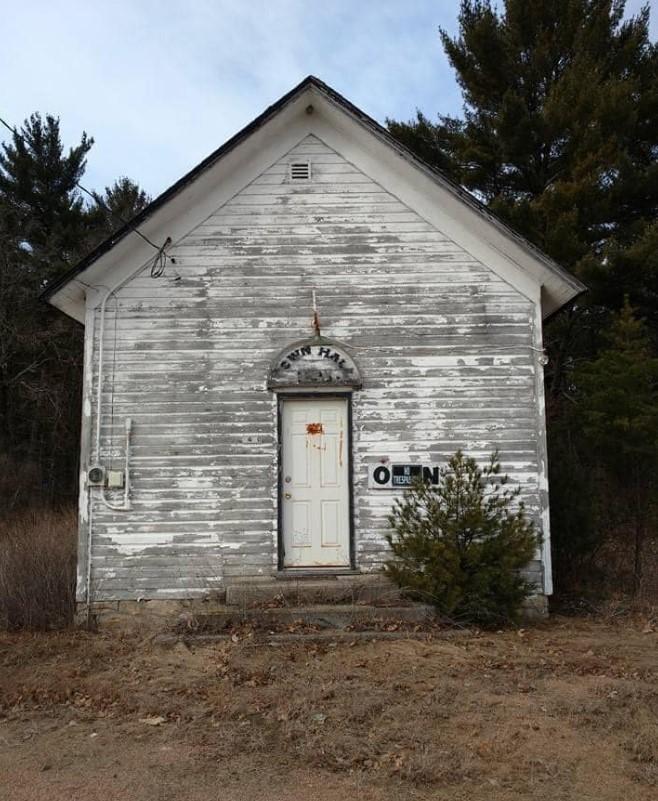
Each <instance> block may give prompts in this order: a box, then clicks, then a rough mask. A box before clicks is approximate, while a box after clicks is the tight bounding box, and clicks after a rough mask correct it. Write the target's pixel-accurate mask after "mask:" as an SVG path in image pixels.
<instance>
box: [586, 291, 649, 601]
mask: <svg viewBox="0 0 658 801" xmlns="http://www.w3.org/2000/svg"><path fill="white" fill-rule="evenodd" d="M576 382H577V387H578V392H579V395H580V398H579V400H580V403H579V404H578V406H577V411H576V419H577V420H578V421H579V422H580V424H581V426H582V430H583V433H584V436H585V439H586V442H587V443H588V445H589V447H590V448H591V449H592V451H593V453H594V454H595V456H596V463H598V464H602V465H604V466H605V468H606V472H607V475H608V476H609V477H611V478H612V479H613V481H612V482H609V483H608V490H609V491H612V492H614V493H616V496H617V500H618V503H616V504H615V506H614V510H615V511H614V515H615V518H616V519H615V520H614V521H612V522H613V523H614V524H615V525H616V527H617V528H619V529H621V530H622V531H629V530H630V531H631V533H632V541H633V554H634V556H633V591H634V593H636V594H637V592H639V590H640V588H641V583H642V562H643V559H642V557H643V549H644V544H645V541H646V539H647V536H648V535H650V534H652V535H655V525H656V512H657V503H658V484H657V483H656V476H657V475H658V358H655V357H654V356H653V355H652V350H651V341H650V338H649V334H648V330H647V328H646V326H645V325H644V323H642V322H641V321H640V320H638V319H637V318H636V316H635V314H634V312H633V309H632V307H631V306H630V304H629V303H628V300H626V302H625V304H624V307H623V309H622V311H621V312H620V313H619V315H618V316H617V318H616V319H615V322H614V324H613V327H612V329H611V332H610V335H609V344H608V346H607V347H606V348H605V349H604V350H603V351H602V352H601V354H600V355H599V356H598V358H597V359H595V360H594V361H592V362H590V363H587V364H585V365H583V366H582V368H581V369H580V370H579V371H578V372H577V374H576Z"/></svg>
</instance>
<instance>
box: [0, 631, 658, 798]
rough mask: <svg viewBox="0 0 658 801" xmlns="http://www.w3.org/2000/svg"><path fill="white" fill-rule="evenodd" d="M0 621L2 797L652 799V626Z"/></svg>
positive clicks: (656, 714) (656, 698)
mask: <svg viewBox="0 0 658 801" xmlns="http://www.w3.org/2000/svg"><path fill="white" fill-rule="evenodd" d="M234 640H237V641H229V642H222V643H210V644H209V643H205V644H198V645H195V644H192V645H190V646H189V647H188V646H186V645H184V644H182V643H179V644H177V645H174V646H172V645H169V646H165V645H159V644H156V643H155V642H154V641H153V639H152V638H148V637H144V636H142V637H137V636H135V635H131V636H128V635H125V636H123V637H121V636H117V635H110V634H92V633H87V632H70V633H65V634H50V635H44V634H40V635H25V634H23V635H0V671H1V673H0V799H2V801H4V800H5V799H7V801H9V799H11V801H28V799H29V801H41V800H42V799H48V801H60V799H61V800H62V801H63V800H64V799H66V801H77V799H80V801H82V799H84V801H100V799H103V801H115V799H116V801H119V800H120V801H146V800H147V799H148V801H167V800H168V799H172V800H173V799H176V801H206V800H208V801H210V800H211V799H212V801H220V800H221V801H224V799H226V801H229V800H230V801H240V799H249V801H257V800H260V799H263V801H265V800H266V801H283V799H286V801H301V799H318V801H333V800H334V799H336V801H338V800H339V799H340V801H344V799H346V798H359V799H364V801H384V800H386V801H392V800H393V799H396V800H398V799H399V800H400V801H401V800H402V799H430V798H431V799H450V800H451V801H459V799H468V800H469V801H480V800H482V801H484V799H487V801H498V800H500V801H503V799H505V800H507V799H551V801H559V799H578V801H587V800H588V799H596V801H621V800H622V799H623V801H635V800H636V799H637V800H638V801H639V799H655V798H656V797H658V685H657V684H656V678H657V676H658V633H657V632H656V626H655V625H654V624H653V623H652V622H651V621H650V620H649V621H648V620H647V619H643V620H639V619H637V620H628V619H626V620H623V621H620V622H616V623H614V622H612V623H611V622H602V621H593V620H583V619H576V620H573V619H566V618H561V619H560V618H557V619H553V620H552V621H551V622H550V623H548V624H545V625H541V626H539V627H535V628H530V629H526V630H520V631H506V632H499V633H483V634H478V633H475V634H474V633H469V632H462V633H458V634H454V633H452V634H451V635H449V636H444V635H442V634H436V633H435V634H433V635H429V636H428V639H425V640H411V639H400V640H392V641H375V642H358V641H354V642H347V643H333V644H332V643H331V642H329V643H326V644H322V645H318V644H312V643H302V644H285V645H277V646H272V645H268V644H264V643H258V642H256V641H255V640H254V638H252V637H248V636H247V637H244V638H242V637H240V636H235V637H234Z"/></svg>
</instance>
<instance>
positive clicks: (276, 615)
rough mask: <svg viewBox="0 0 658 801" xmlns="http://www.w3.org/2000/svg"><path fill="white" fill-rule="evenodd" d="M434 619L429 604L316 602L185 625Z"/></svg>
mask: <svg viewBox="0 0 658 801" xmlns="http://www.w3.org/2000/svg"><path fill="white" fill-rule="evenodd" d="M433 619H434V608H433V607H431V606H427V605H425V604H408V605H405V606H372V605H368V604H314V605H306V606H283V607H271V608H267V607H260V608H259V607H252V608H244V609H238V608H236V607H226V609H225V611H217V612H213V613H209V614H207V615H203V616H197V617H195V618H194V620H190V621H187V623H186V625H185V626H182V627H181V628H187V629H193V630H196V631H199V632H202V633H209V632H222V631H225V630H226V629H231V628H234V627H238V626H244V625H246V624H250V625H253V626H254V627H255V628H260V629H264V630H274V631H277V630H278V631H281V630H291V629H298V628H300V629H303V628H312V629H316V630H317V629H332V630H344V629H348V628H354V629H357V630H368V629H373V630H378V629H379V630H386V628H387V627H390V626H401V627H413V626H416V625H422V624H425V623H429V622H431V621H432V620H433Z"/></svg>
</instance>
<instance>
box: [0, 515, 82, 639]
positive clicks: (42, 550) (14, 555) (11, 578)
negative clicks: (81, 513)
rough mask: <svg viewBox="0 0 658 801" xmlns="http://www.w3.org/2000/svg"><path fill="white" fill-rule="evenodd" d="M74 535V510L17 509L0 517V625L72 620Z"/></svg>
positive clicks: (50, 624)
mask: <svg viewBox="0 0 658 801" xmlns="http://www.w3.org/2000/svg"><path fill="white" fill-rule="evenodd" d="M76 535H77V526H76V517H75V514H74V512H73V511H72V510H61V511H53V510H35V511H30V512H21V513H16V514H15V515H12V516H10V517H9V518H8V519H7V520H4V521H1V522H0V628H6V629H41V630H43V629H51V628H60V627H62V626H67V625H69V624H70V623H71V622H72V620H73V614H74V612H75V563H76Z"/></svg>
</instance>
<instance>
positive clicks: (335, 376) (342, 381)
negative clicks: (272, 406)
mask: <svg viewBox="0 0 658 801" xmlns="http://www.w3.org/2000/svg"><path fill="white" fill-rule="evenodd" d="M267 385H268V387H269V388H270V389H304V388H306V389H313V388H318V387H343V388H348V387H351V388H352V389H357V388H358V387H360V386H361V374H360V373H359V368H358V367H357V366H356V363H355V362H354V359H353V358H352V357H351V356H350V355H349V353H348V352H347V351H346V349H345V348H344V347H343V346H342V345H340V344H339V343H337V342H333V341H332V340H330V339H325V338H324V337H313V338H312V339H303V340H300V341H298V342H293V343H292V344H291V345H288V346H287V347H286V348H284V349H283V350H282V351H281V352H280V353H279V354H278V355H277V356H276V358H275V359H274V361H273V362H272V365H271V367H270V374H269V377H268V381H267Z"/></svg>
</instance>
